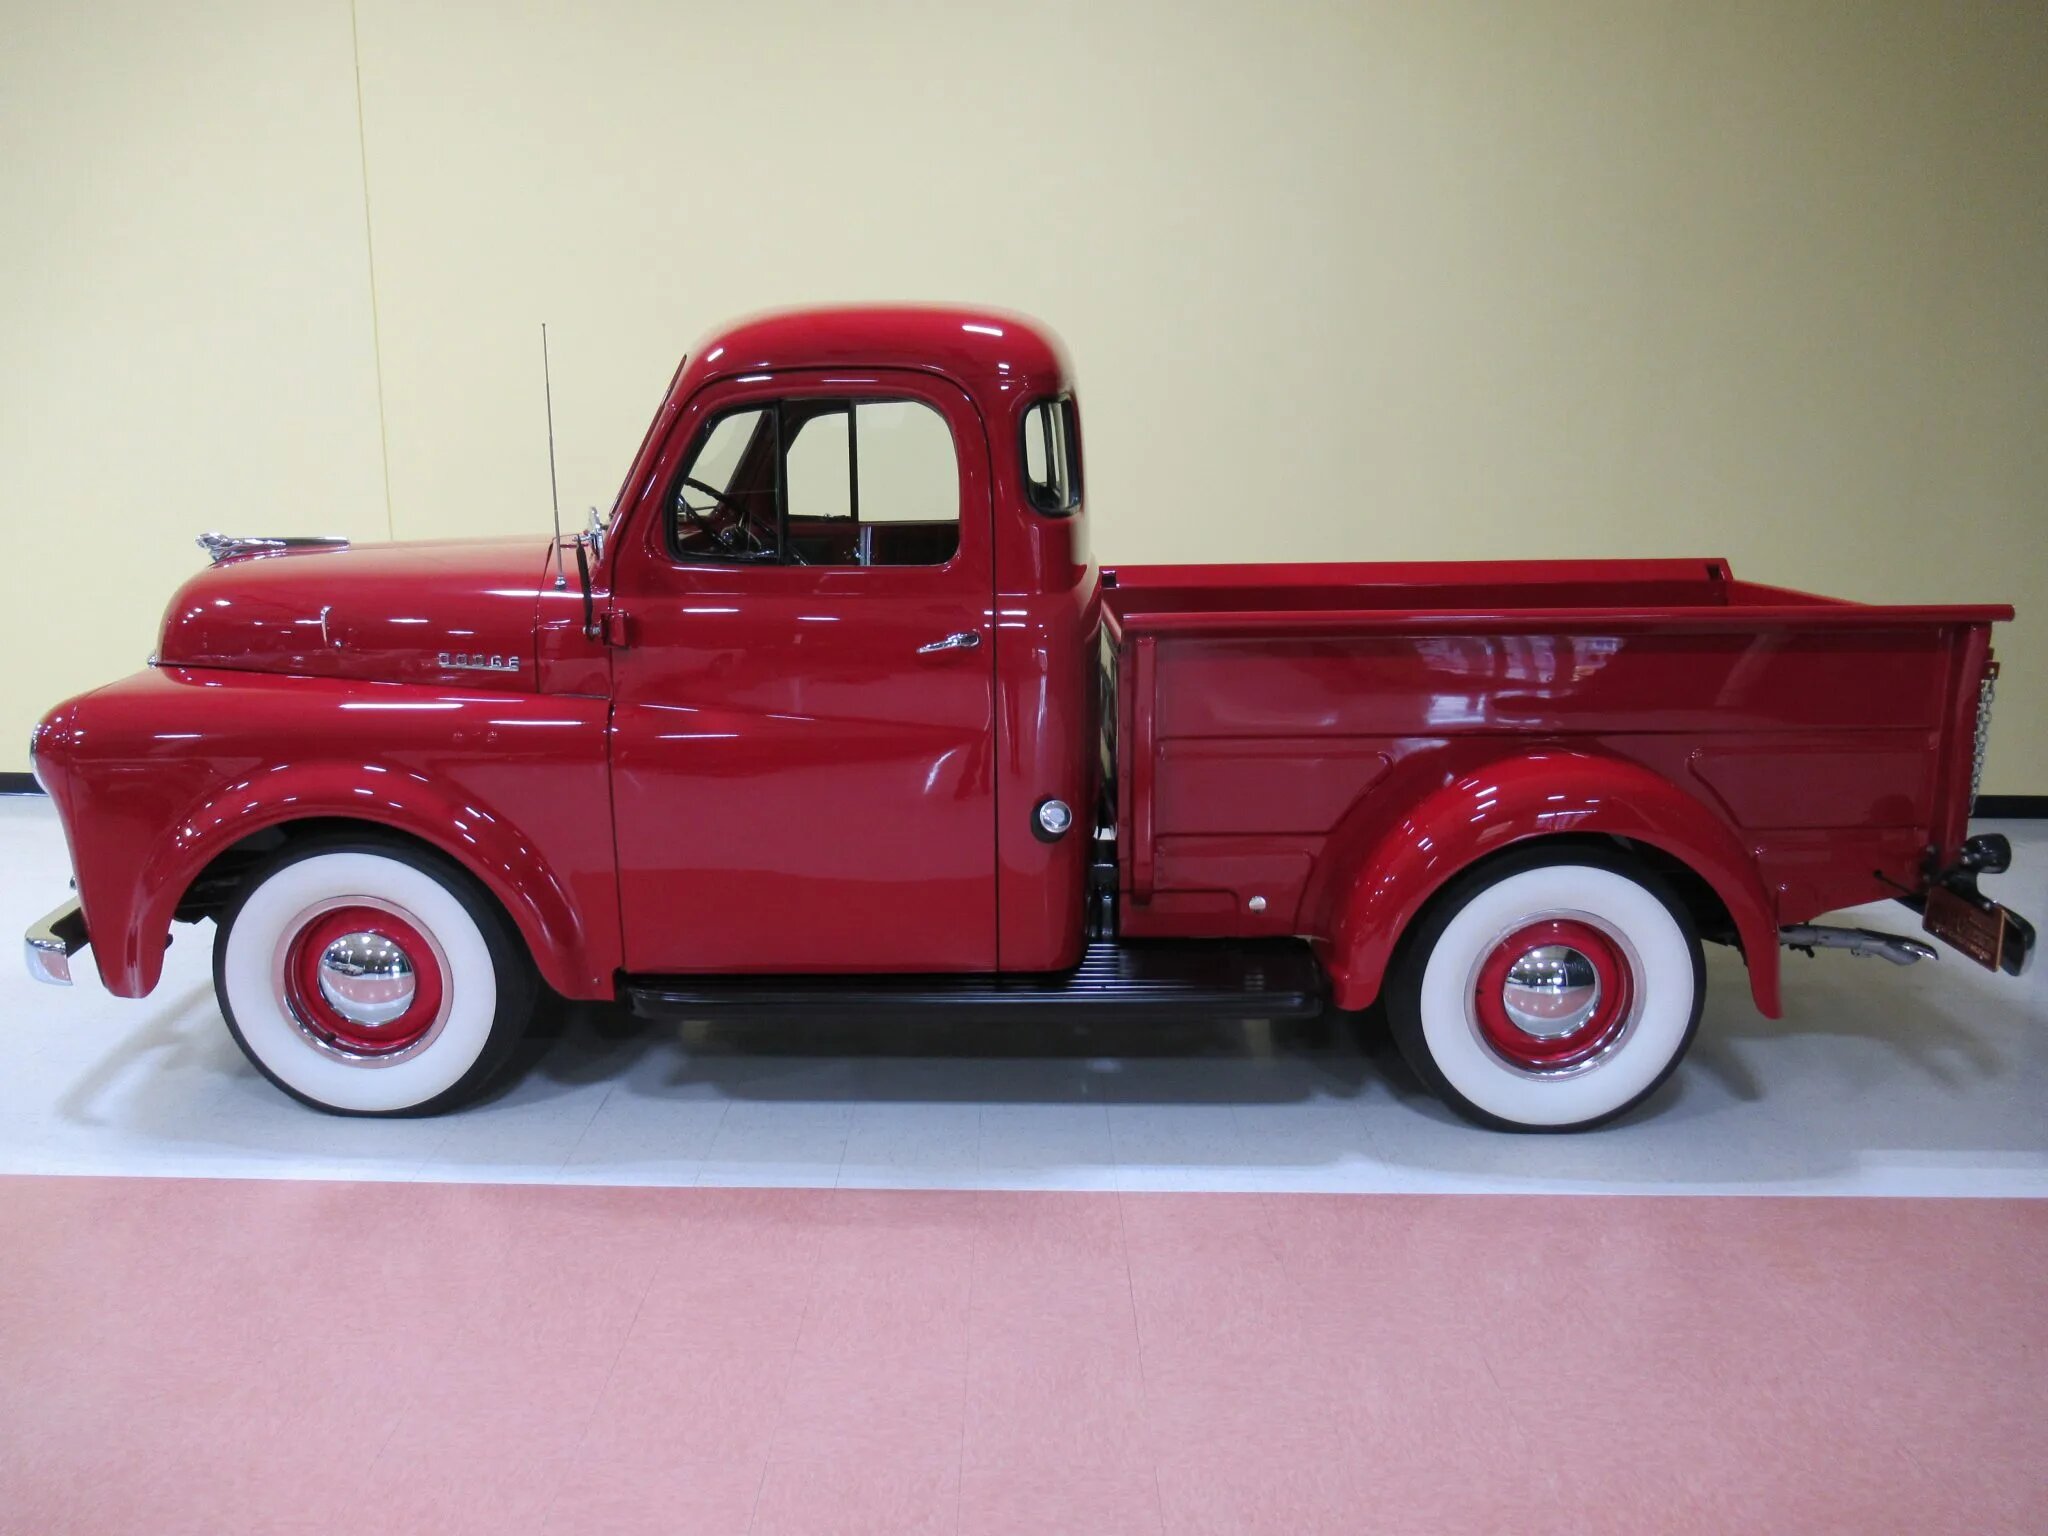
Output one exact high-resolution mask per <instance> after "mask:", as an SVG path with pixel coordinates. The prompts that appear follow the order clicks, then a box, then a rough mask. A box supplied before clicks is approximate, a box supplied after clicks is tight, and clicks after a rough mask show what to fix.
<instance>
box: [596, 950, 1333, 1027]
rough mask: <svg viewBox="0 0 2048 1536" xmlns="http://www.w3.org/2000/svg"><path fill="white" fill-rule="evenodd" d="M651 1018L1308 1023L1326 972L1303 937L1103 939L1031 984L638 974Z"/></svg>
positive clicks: (627, 994)
mask: <svg viewBox="0 0 2048 1536" xmlns="http://www.w3.org/2000/svg"><path fill="white" fill-rule="evenodd" d="M621 990H622V995H623V996H624V999H625V1001H626V1002H627V1004H628V1005H629V1006H631V1008H632V1010H633V1012H635V1013H637V1014H639V1015H640V1016H641V1017H642V1018H650V1019H673V1018H691V1019H696V1018H706V1017H718V1018H729V1017H732V1016H734V1015H738V1014H757V1015H788V1014H792V1013H808V1012H816V1013H824V1014H834V1015H839V1014H848V1015H873V1014H877V1013H909V1012H913V1011H914V1012H917V1013H919V1014H922V1015H924V1016H925V1017H927V1018H929V1017H931V1016H933V1015H935V1014H937V1015H942V1016H946V1017H954V1018H960V1019H990V1018H1000V1019H1014V1020H1035V1019H1048V1020H1049V1019H1061V1020H1068V1021H1071V1020H1073V1019H1075V1018H1076V1017H1077V1016H1082V1015H1089V1014H1099V1015H1103V1016H1105V1017H1110V1018H1115V1019H1118V1020H1120V1021H1125V1022H1133V1021H1135V1022H1141V1023H1150V1022H1158V1023H1182V1022H1186V1021H1188V1020H1237V1019H1307V1018H1313V1017H1315V1016H1316V1015H1317V1014H1319V1013H1321V1012H1322V1011H1323V976H1322V969H1321V967H1319V966H1318V965H1317V964H1316V959H1315V956H1314V955H1313V954H1312V953H1310V951H1309V948H1308V946H1307V945H1306V944H1303V943H1301V942H1300V941H1298V940H1295V939H1276V940H1268V941H1258V942H1247V943H1238V944H1230V943H1221V942H1199V943H1183V942H1178V941H1176V942H1160V943H1150V944H1138V943H1129V944H1119V943H1114V942H1111V941H1109V940H1101V939H1098V940H1097V941H1095V942H1094V943H1092V944H1090V945H1089V946H1088V948H1087V949H1086V951H1084V952H1083V954H1082V957H1081V963H1080V964H1079V965H1077V966H1075V967H1074V969H1072V970H1071V971H1055V972H1052V973H1050V974H1044V975H1028V976H1022V975H1020V976H948V975H918V976H791V975H782V976H638V977H630V978H628V979H627V981H626V982H625V985H624V987H623V988H622V989H621Z"/></svg>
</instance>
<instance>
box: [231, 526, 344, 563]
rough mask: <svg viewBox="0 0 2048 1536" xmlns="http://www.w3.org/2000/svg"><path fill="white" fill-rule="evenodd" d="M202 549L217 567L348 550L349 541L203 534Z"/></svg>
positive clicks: (329, 536) (324, 537) (322, 537)
mask: <svg viewBox="0 0 2048 1536" xmlns="http://www.w3.org/2000/svg"><path fill="white" fill-rule="evenodd" d="M198 544H199V547H200V548H201V549H203V550H205V551H206V553H207V555H208V556H209V557H211V559H212V561H213V563H214V564H215V565H219V564H220V563H221V562H222V561H224V560H240V559H242V558H243V557H244V556H249V555H289V554H295V553H298V552H300V551H303V550H316V549H347V548H348V540H347V539H344V538H340V537H337V536H335V535H333V534H313V535H304V534H299V535H293V536H291V537H289V538H252V537H246V536H242V535H237V534H232V533H202V534H201V535H199V539H198Z"/></svg>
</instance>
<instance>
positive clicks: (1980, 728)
mask: <svg viewBox="0 0 2048 1536" xmlns="http://www.w3.org/2000/svg"><path fill="white" fill-rule="evenodd" d="M1997 683H1998V663H1997V662H1995V661H1994V662H1992V663H1990V664H1989V665H1988V666H1986V667H1985V668H1984V677H1983V680H1982V681H1981V682H1979V683H1978V684H1977V746H1976V753H1975V755H1974V756H1973V757H1972V758H1971V759H1970V804H1971V806H1972V807H1974V806H1975V805H1976V804H1977V786H1978V785H1979V784H1981V783H1982V782H1983V781H1984V749H1985V747H1986V746H1987V745H1988V744H1989V743H1990V741H1991V700H1992V696H1993V695H1994V694H1996V693H1997V691H1998V689H1997Z"/></svg>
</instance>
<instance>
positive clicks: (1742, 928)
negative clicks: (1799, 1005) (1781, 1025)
mask: <svg viewBox="0 0 2048 1536" xmlns="http://www.w3.org/2000/svg"><path fill="white" fill-rule="evenodd" d="M1588 834H1593V835H1600V836H1611V837H1625V838H1629V839H1631V840H1633V841H1636V842H1640V843H1644V844H1647V845H1649V846H1651V847H1654V848H1657V849H1659V850H1661V851H1662V852H1664V853H1666V854H1668V855H1670V856H1671V857H1672V858H1674V859H1677V860H1678V861H1679V862H1680V863H1682V864H1684V865H1685V866H1686V867H1687V868H1689V869H1691V870H1692V871H1693V872H1694V873H1695V874H1697V875H1698V876H1699V877H1700V878H1701V879H1703V880H1705V881H1706V882H1707V884H1708V885H1709V886H1711V887H1712V888H1713V890H1714V893H1715V894H1716V895H1717V896H1719V897H1720V898H1721V901H1722V904H1723V905H1725V906H1726V907H1727V908H1728V912H1729V915H1730V916H1731V917H1732V918H1733V919H1734V922H1735V930H1736V934H1737V936H1738V937H1739V938H1740V939H1741V941H1742V952H1743V955H1744V956H1745V958H1746V959H1747V960H1748V962H1749V980H1750V990H1751V992H1752V993H1753V995H1754V996H1755V999H1756V1006H1757V1009H1758V1010H1759V1011H1760V1012H1761V1013H1763V1014H1764V1015H1765V1016H1766V1017H1767V1018H1776V1017H1777V1016H1778V925H1777V918H1776V915H1775V913H1774V911H1773V908H1772V905H1771V900H1770V895H1769V893H1768V891H1767V890H1766V889H1765V887H1764V884H1763V881H1762V879H1761V878H1760V876H1759V875H1758V873H1757V868H1756V861H1755V859H1754V857H1753V856H1752V855H1751V853H1750V851H1749V850H1748V849H1747V848H1746V847H1744V846H1743V844H1742V842H1741V841H1740V840H1739V839H1738V838H1737V836H1736V835H1735V832H1734V830H1733V829H1732V828H1730V826H1729V825H1728V823H1727V822H1726V821H1724V820H1723V819H1722V818H1721V817H1719V816H1717V815H1716V814H1715V813H1714V812H1713V811H1712V810H1710V809H1709V808H1708V807H1707V806H1706V805H1705V804H1704V803H1702V802H1701V801H1700V800H1698V799H1697V798H1695V797H1694V796H1692V795H1690V794H1687V793H1686V792H1685V791H1684V790H1682V789H1680V788H1679V787H1678V786H1677V785H1675V784H1673V783H1672V782H1671V781H1670V780H1668V779H1666V778H1664V777H1662V776H1661V775H1659V774H1657V773H1654V772H1652V771H1651V770H1650V769H1647V768H1644V767H1641V766H1639V765H1637V764H1635V763H1630V762H1625V761H1622V760H1621V759H1619V758H1612V757H1605V756H1601V755H1599V754H1596V753H1589V752H1565V751H1544V752H1531V753H1527V754H1525V755H1522V756H1518V757H1511V758H1505V759H1500V760H1496V761H1494V762H1492V763H1488V764H1486V765H1484V766H1482V767H1478V768H1475V769H1472V770H1470V771H1468V772H1465V773H1463V774H1461V775H1460V776H1459V777H1458V778H1456V779H1455V780H1453V781H1452V782H1451V783H1449V784H1446V785H1444V786H1442V787H1441V788H1439V789H1437V790H1436V791H1434V792H1433V793H1431V794H1429V795H1427V796H1425V797H1424V798H1423V799H1421V800H1420V801H1418V802H1417V803H1416V804H1415V805H1414V806H1413V808H1412V809H1410V810H1409V811H1408V812H1407V813H1406V814H1405V815H1403V816H1401V817H1400V818H1399V819H1398V820H1397V821H1395V822H1394V823H1393V825H1392V826H1390V827H1388V828H1387V829H1386V830H1385V831H1384V832H1382V833H1381V834H1380V835H1379V836H1378V837H1377V839H1376V840H1375V841H1374V842H1373V843H1372V844H1371V845H1370V848H1369V850H1368V852H1367V853H1366V855H1365V856H1364V858H1363V859H1361V860H1360V861H1359V863H1358V866H1357V873H1356V875H1355V876H1354V877H1353V878H1352V879H1351V880H1350V881H1349V882H1348V885H1347V887H1346V888H1345V891H1344V893H1343V894H1342V896H1341V897H1340V899H1339V903H1338V906H1337V909H1336V913H1335V920H1334V922H1333V923H1332V925H1331V932H1330V938H1329V939H1328V941H1327V942H1326V945H1325V950H1324V960H1325V964H1326V965H1327V966H1328V968H1329V972H1330V978H1331V984H1332V991H1333V994H1334V996H1335V999H1336V1002H1337V1004H1338V1006H1339V1007H1343V1008H1363V1007H1365V1006H1367V1005H1368V1004H1369V1003H1371V1002H1372V1001H1373V999H1374V998H1375V997H1377V996H1378V995H1379V989H1380V983H1381V980H1382V978H1383V977H1384V976H1385V973H1386V968H1387V964H1388V962H1389V961H1390V960H1391V959H1392V957H1393V953H1394V947H1395V945H1396V944H1397V943H1399V941H1400V938H1401V935H1402V934H1403V933H1405V932H1406V931H1407V928H1408V925H1409V924H1410V923H1411V922H1412V921H1414V919H1415V916H1416V914H1417V913H1419V912H1420V911H1421V910H1422V908H1423V906H1424V904H1425V903H1427V902H1428V900H1429V899H1430V897H1432V896H1433V895H1435V894H1436V893H1437V891H1439V890H1440V889H1442V887H1443V886H1444V884H1445V883H1446V882H1447V881H1449V880H1450V879H1451V878H1452V877H1453V876H1454V875H1456V874H1457V873H1458V872H1459V871H1461V870H1463V869H1466V868H1468V867H1469V866H1470V865H1472V864H1473V863H1474V862H1475V861H1477V860H1479V859H1482V858H1484V857H1486V856H1487V855H1488V854H1492V853H1497V852H1499V851H1500V850H1501V849H1503V848H1508V847H1511V846H1513V845H1514V844H1516V843H1521V842H1526V841H1528V840H1530V839H1531V838H1538V837H1556V836H1586V835H1588Z"/></svg>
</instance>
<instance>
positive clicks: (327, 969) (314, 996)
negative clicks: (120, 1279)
mask: <svg viewBox="0 0 2048 1536" xmlns="http://www.w3.org/2000/svg"><path fill="white" fill-rule="evenodd" d="M213 985H214V991H215V992H216V994H218V996H219V998H220V1007H221V1012H222V1014H224V1015H225V1016H226V1018H227V1024H228V1030H229V1032H230V1033H231V1034H233V1036H234V1037H235V1043H236V1044H237V1045H239V1046H241V1048H242V1051H243V1053H244V1054H245V1055H247V1056H248V1058H249V1060H250V1061H251V1062H253V1063H255V1065H256V1068H257V1070H258V1071H260V1072H261V1073H262V1074H263V1075H264V1076H265V1077H267V1078H269V1079H270V1080H271V1081H272V1082H273V1083H275V1084H276V1085H277V1086H278V1087H280V1088H282V1089H283V1090H284V1091H285V1092H286V1093H289V1094H290V1095H292V1097H294V1098H296V1099H299V1100H301V1101H303V1102H304V1103H307V1104H311V1105H313V1106H314V1107H316V1108H319V1109H325V1110H330V1111H333V1112H335V1113H338V1114H351V1115H407V1114H411V1115H419V1114H432V1113H435V1112H437V1111H439V1110H443V1109H450V1108H453V1107H454V1106H455V1105H457V1104H460V1103H462V1102H463V1101H465V1100H466V1099H469V1098H471V1097H473V1096H475V1095H476V1094H477V1093H480V1092H481V1091H482V1090H483V1089H484V1087H485V1086H486V1085H487V1084H488V1083H489V1082H490V1080H491V1078H492V1077H493V1076H495V1075H496V1074H497V1072H498V1071H499V1069H500V1068H502V1067H503V1066H504V1065H505V1063H506V1061H507V1059H508V1058H509V1057H510V1056H511V1054H512V1052H513V1050H514V1049H515V1048H516V1047H517V1045H518V1043H519V1039H520V1037H521V1035H523V1034H524V1033H525V1030H526V1026H527V1024H528V1022H529V1020H530V1019H531V1018H532V1015H533V1011H534V1005H535V1001H536V998H537V995H538V985H537V982H536V980H535V977H534V973H533V965H532V961H531V960H530V958H529V957H528V956H527V954H526V952H525V950H524V949H523V948H522V947H521V945H520V943H519V938H518V934H517V932H516V930H514V929H513V928H512V925H511V924H510V922H509V921H508V920H507V919H506V918H505V916H504V914H503V913H502V912H501V911H500V910H499V909H498V907H497V905H496V903H495V902H493V901H492V900H491V898H490V896H489V895H488V894H487V893H485V892H484V891H483V890H482V889H481V888H480V887H479V886H478V885H477V884H476V882H475V881H474V880H473V879H471V878H470V877H469V876H468V875H467V874H465V873H464V872H463V871H461V870H460V869H458V868H456V867H455V866H454V865H452V864H450V863H448V862H447V861H446V860H444V859H442V858H440V857H438V856H437V855H434V854H430V853H427V852H425V851H415V850H413V849H410V848H401V847H398V846H396V845H391V844H377V843H347V844H332V843H328V844H313V845H309V846H306V847H303V848H298V849H292V850H288V851H287V852H285V853H284V854H283V855H281V856H280V857H279V858H278V859H277V860H276V861H275V862H273V863H271V864H270V865H269V866H268V867H266V868H265V869H264V870H263V871H262V872H261V873H260V874H259V875H257V876H256V877H255V878H254V879H252V880H251V881H250V882H249V883H248V884H247V885H246V886H244V887H243V890H242V893H241V895H240V896H239V897H238V898H237V900H236V901H235V903H234V904H233V906H231V907H230V908H229V909H228V910H227V911H226V912H225V913H223V914H222V916H221V920H220V927H219V931H218V932H217V933H216V934H215V936H214V944H213Z"/></svg>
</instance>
